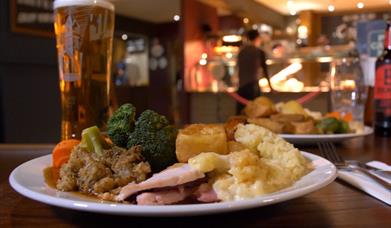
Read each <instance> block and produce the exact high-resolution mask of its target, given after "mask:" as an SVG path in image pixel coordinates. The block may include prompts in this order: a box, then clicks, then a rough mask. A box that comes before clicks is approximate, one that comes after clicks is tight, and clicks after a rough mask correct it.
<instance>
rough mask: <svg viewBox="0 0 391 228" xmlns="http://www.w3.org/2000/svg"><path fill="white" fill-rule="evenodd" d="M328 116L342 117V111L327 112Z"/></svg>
mask: <svg viewBox="0 0 391 228" xmlns="http://www.w3.org/2000/svg"><path fill="white" fill-rule="evenodd" d="M326 117H334V118H336V119H338V120H339V119H340V118H341V113H339V112H329V113H327V114H326Z"/></svg>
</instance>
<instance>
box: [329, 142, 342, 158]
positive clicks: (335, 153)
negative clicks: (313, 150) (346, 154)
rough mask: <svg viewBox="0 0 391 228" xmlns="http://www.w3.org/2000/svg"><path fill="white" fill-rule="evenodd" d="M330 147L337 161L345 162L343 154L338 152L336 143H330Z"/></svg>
mask: <svg viewBox="0 0 391 228" xmlns="http://www.w3.org/2000/svg"><path fill="white" fill-rule="evenodd" d="M329 147H330V149H331V153H332V154H333V156H334V158H335V161H336V162H338V163H344V162H345V160H344V159H343V158H342V156H341V155H340V154H339V153H338V152H337V149H336V147H335V145H334V143H329Z"/></svg>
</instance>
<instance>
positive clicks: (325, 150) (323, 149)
mask: <svg viewBox="0 0 391 228" xmlns="http://www.w3.org/2000/svg"><path fill="white" fill-rule="evenodd" d="M318 147H319V150H320V153H321V155H322V156H323V157H324V158H326V159H327V160H329V161H331V162H332V163H333V164H334V165H335V166H336V167H337V168H338V169H344V170H350V171H360V172H361V173H364V174H365V175H367V176H369V177H371V178H372V179H373V180H375V181H376V182H377V183H379V184H381V185H382V186H384V187H385V188H386V189H388V190H390V191H391V184H389V183H388V182H386V181H384V180H382V179H381V178H379V177H377V176H376V175H374V174H372V173H371V172H370V171H368V170H367V169H365V168H363V167H360V166H358V165H354V164H353V163H347V162H346V161H345V160H344V159H343V158H342V157H341V155H340V154H338V152H337V149H336V148H335V145H334V144H333V143H329V142H325V143H318Z"/></svg>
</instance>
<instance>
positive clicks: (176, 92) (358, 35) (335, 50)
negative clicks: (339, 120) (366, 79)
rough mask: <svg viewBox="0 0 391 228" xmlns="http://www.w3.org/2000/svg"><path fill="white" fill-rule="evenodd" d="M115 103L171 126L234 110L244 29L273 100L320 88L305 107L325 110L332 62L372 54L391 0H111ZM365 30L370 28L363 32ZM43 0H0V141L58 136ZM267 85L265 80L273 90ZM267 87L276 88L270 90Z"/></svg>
mask: <svg viewBox="0 0 391 228" xmlns="http://www.w3.org/2000/svg"><path fill="white" fill-rule="evenodd" d="M114 3H115V6H116V18H115V39H114V41H113V64H112V90H111V91H112V94H111V104H112V108H116V107H118V106H119V105H121V104H123V103H126V102H131V103H133V104H134V105H135V106H136V107H137V108H138V110H139V111H142V110H144V109H147V108H151V109H153V110H156V111H157V112H159V113H161V114H164V115H166V116H167V117H168V118H169V119H170V120H171V121H174V122H175V123H176V124H178V125H183V124H186V123H196V122H206V123H212V122H223V121H225V120H226V119H227V118H228V117H229V116H231V115H234V114H235V105H236V101H235V100H234V99H233V98H232V97H231V96H229V95H228V94H227V93H226V92H227V91H228V92H233V91H236V90H237V87H238V83H237V82H238V78H237V77H238V76H237V67H236V62H237V61H236V59H237V55H238V52H239V49H240V46H241V45H242V44H243V43H244V42H245V36H244V34H245V32H246V31H248V30H250V29H255V30H258V31H259V33H260V35H261V39H262V45H261V48H262V49H263V50H264V51H265V53H266V56H267V60H266V64H267V66H268V72H269V73H268V74H269V77H270V80H269V81H270V84H271V85H269V83H268V80H266V78H264V79H261V80H260V81H259V85H260V87H261V91H262V93H263V94H265V95H266V96H268V97H270V98H271V99H273V100H276V99H278V101H281V100H288V99H295V98H299V97H301V96H303V95H304V94H306V93H308V92H320V95H319V96H317V97H316V98H315V99H314V100H312V101H311V102H310V103H308V104H306V106H308V107H310V108H312V109H314V110H319V111H323V112H325V111H328V108H329V106H330V102H329V96H328V93H329V92H328V91H329V75H330V71H331V70H332V62H333V61H334V60H335V59H338V58H341V57H346V56H352V55H360V56H361V58H362V59H365V58H368V59H370V58H371V57H376V56H377V55H378V54H379V52H381V50H382V44H383V39H384V36H383V34H384V28H385V22H384V21H385V20H388V19H390V18H391V11H390V9H391V1H388V0H362V1H357V0H345V1H336V0H324V1H315V0H274V1H268V0H163V1H154V0H117V1H114ZM368 34H369V35H368ZM55 48H56V47H55V39H54V34H53V21H52V1H50V0H46V1H45V0H40V1H35V0H4V1H1V2H0V142H1V143H19V142H24V143H54V142H56V141H58V140H59V138H60V98H59V89H58V68H57V55H56V49H55ZM270 86H271V87H270ZM271 88H273V91H271Z"/></svg>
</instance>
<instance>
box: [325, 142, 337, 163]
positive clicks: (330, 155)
mask: <svg viewBox="0 0 391 228" xmlns="http://www.w3.org/2000/svg"><path fill="white" fill-rule="evenodd" d="M324 146H325V147H326V148H327V154H328V155H329V158H330V161H332V162H333V163H335V162H336V161H337V158H336V156H335V153H334V152H333V149H332V147H331V145H330V143H329V142H326V143H325V145H324Z"/></svg>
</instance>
